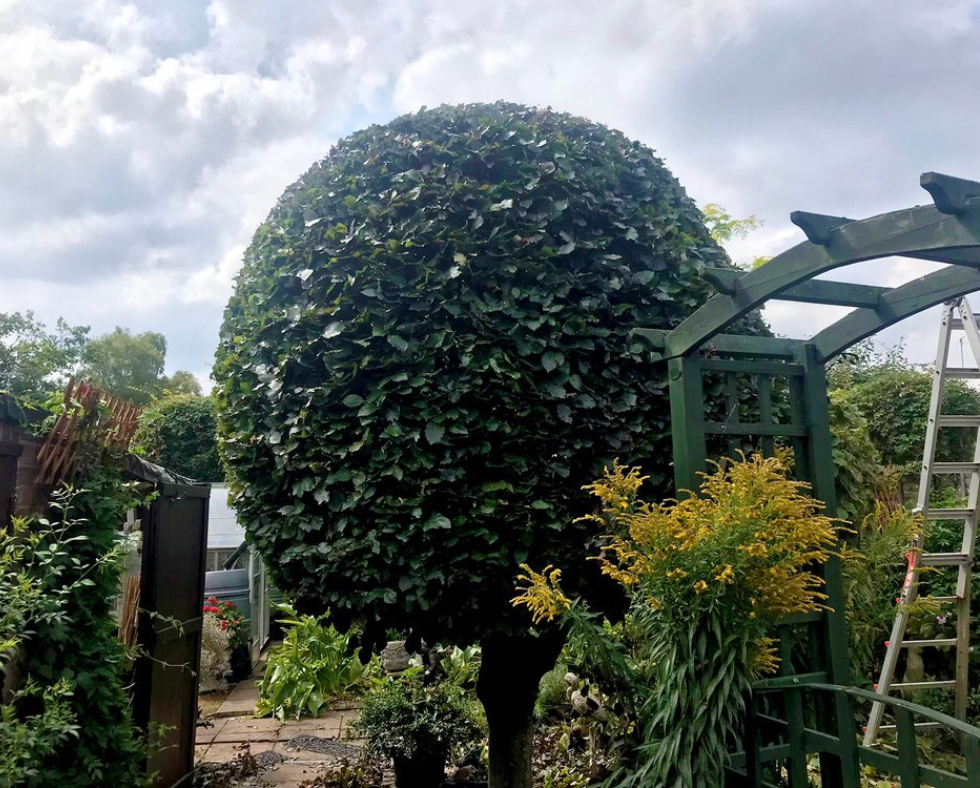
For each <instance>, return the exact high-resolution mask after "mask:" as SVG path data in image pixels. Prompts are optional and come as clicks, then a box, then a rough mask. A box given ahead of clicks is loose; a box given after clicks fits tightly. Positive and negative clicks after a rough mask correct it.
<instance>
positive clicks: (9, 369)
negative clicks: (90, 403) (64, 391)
mask: <svg viewBox="0 0 980 788" xmlns="http://www.w3.org/2000/svg"><path fill="white" fill-rule="evenodd" d="M88 332H89V329H88V326H71V325H69V324H68V323H66V322H65V321H64V320H63V319H62V318H58V322H57V323H56V324H55V328H54V330H49V329H48V328H47V327H46V326H45V325H44V324H43V323H41V322H40V321H39V320H37V319H36V318H35V317H34V313H33V312H24V313H21V312H7V313H3V312H0V390H2V391H8V392H10V393H11V394H15V395H17V396H18V397H20V398H22V399H28V400H34V401H41V400H43V399H45V397H46V395H48V394H50V393H51V392H53V391H57V390H59V389H61V388H64V385H65V382H66V379H67V377H68V375H70V374H71V371H72V370H73V369H74V367H75V365H76V364H77V363H78V360H79V357H80V355H81V352H82V349H83V348H84V346H85V343H86V341H87V340H88Z"/></svg>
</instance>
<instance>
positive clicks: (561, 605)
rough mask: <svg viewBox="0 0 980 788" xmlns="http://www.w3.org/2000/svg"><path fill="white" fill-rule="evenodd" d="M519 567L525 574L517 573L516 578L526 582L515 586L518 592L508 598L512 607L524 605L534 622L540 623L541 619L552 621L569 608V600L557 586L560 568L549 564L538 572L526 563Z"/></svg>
mask: <svg viewBox="0 0 980 788" xmlns="http://www.w3.org/2000/svg"><path fill="white" fill-rule="evenodd" d="M521 569H523V570H524V571H525V573H526V574H523V575H518V576H517V579H518V580H519V581H523V582H524V583H527V585H526V586H521V585H518V586H517V591H519V592H520V593H519V594H518V595H517V596H516V597H514V598H513V599H512V600H510V603H511V604H512V605H513V606H514V607H519V606H520V605H523V606H524V607H526V608H527V609H528V611H529V612H530V613H531V620H532V621H533V622H534V623H535V624H540V623H541V622H542V621H554V620H555V619H556V618H558V617H559V616H560V615H561V614H562V613H564V612H565V611H566V610H568V609H569V608H571V606H572V603H571V600H570V599H569V598H568V597H567V596H565V595H564V594H563V593H562V591H561V587H560V586H559V581H560V580H561V570H560V569H555V568H554V567H552V566H550V565H549V566H546V567H545V568H544V569H543V570H542V571H541V572H540V573H538V572H535V571H533V570H532V569H531V567H529V566H528V565H527V564H521Z"/></svg>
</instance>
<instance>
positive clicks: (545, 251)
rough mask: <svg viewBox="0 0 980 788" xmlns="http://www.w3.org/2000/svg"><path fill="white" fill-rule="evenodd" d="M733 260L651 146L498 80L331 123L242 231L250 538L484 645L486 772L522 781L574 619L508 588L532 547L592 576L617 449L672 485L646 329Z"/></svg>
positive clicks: (231, 385) (235, 435) (322, 594)
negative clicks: (704, 272) (260, 217)
mask: <svg viewBox="0 0 980 788" xmlns="http://www.w3.org/2000/svg"><path fill="white" fill-rule="evenodd" d="M728 265H730V262H729V260H728V258H727V256H726V255H725V253H724V252H723V250H722V249H721V248H720V247H719V246H718V245H717V244H716V243H715V242H714V241H713V240H712V239H711V237H710V236H709V235H708V232H707V230H706V229H705V227H704V225H703V223H702V216H701V214H700V212H699V211H698V210H697V208H696V207H695V205H694V204H693V202H692V201H691V200H690V199H689V198H688V197H687V196H686V194H685V193H684V191H683V189H682V188H681V187H680V185H679V184H678V183H677V181H676V180H675V179H674V178H673V177H672V176H671V175H670V173H669V172H668V171H667V169H666V168H665V167H664V165H663V162H662V161H661V160H659V159H658V158H656V157H655V156H654V155H653V153H652V152H651V151H650V150H649V149H647V148H646V147H644V146H642V145H640V144H638V143H635V142H632V141H630V140H628V139H627V138H626V137H624V136H623V135H622V134H620V133H618V132H614V131H610V130H609V129H607V128H605V127H603V126H600V125H597V124H594V123H590V122H588V121H586V120H582V119H578V118H572V117H570V116H568V115H562V114H559V113H554V112H550V111H541V110H537V109H529V108H526V107H521V106H515V105H510V104H503V103H499V104H495V105H492V106H489V105H466V106H463V107H458V108H446V107H443V108H439V109H435V110H423V111H421V112H419V113H418V114H416V115H410V116H406V117H403V118H399V119H397V120H395V121H393V122H392V123H390V124H388V125H387V126H374V127H371V128H369V129H367V130H365V131H362V132H359V133H357V134H354V135H353V136H351V137H349V138H348V139H345V140H343V141H341V142H340V143H338V145H337V146H336V147H335V148H334V149H333V150H332V151H331V153H330V154H329V155H328V157H327V158H326V159H325V160H323V161H322V162H319V163H318V164H316V165H314V167H313V168H312V169H311V170H310V171H309V172H307V173H306V175H304V176H303V177H302V178H301V179H300V180H299V181H298V182H297V183H296V184H294V185H293V186H291V187H290V188H289V189H288V190H287V191H286V193H285V194H284V195H283V197H282V198H281V199H280V201H279V204H278V205H277V206H276V208H275V210H274V211H273V212H272V214H271V216H270V217H269V219H268V220H267V221H266V223H265V224H263V225H262V226H261V227H260V228H259V230H258V231H257V233H256V235H255V238H254V240H253V242H252V245H251V246H250V248H249V249H248V251H247V252H246V255H245V264H244V267H243V269H242V272H241V274H240V275H239V278H238V282H237V288H236V292H235V294H234V295H233V297H232V299H231V301H230V303H229V306H228V309H227V311H226V315H225V322H224V325H223V328H222V332H221V340H220V346H219V350H218V357H217V362H216V365H215V377H216V380H217V389H216V391H217V398H218V404H219V435H220V436H221V447H222V451H223V454H224V457H225V460H226V462H227V464H228V467H229V470H230V473H231V474H232V479H231V480H230V481H231V483H232V486H233V490H234V492H235V495H236V500H237V506H238V511H239V516H240V518H241V520H242V522H243V523H244V525H245V527H246V529H247V531H248V533H249V538H250V539H251V541H252V542H253V543H254V544H255V545H256V546H257V547H258V549H259V550H260V551H261V552H262V553H263V554H264V555H265V556H266V558H267V560H268V562H269V564H270V568H271V570H272V572H273V574H274V576H275V579H276V582H277V584H278V585H279V587H280V588H282V589H283V590H285V591H287V592H288V593H289V594H291V595H292V596H293V597H294V598H295V599H296V600H297V601H298V602H299V604H300V605H302V606H303V607H306V608H308V609H314V610H317V611H322V610H323V609H325V608H329V609H330V610H331V611H332V614H333V616H334V617H335V618H336V619H337V620H338V623H339V624H341V625H343V624H345V623H347V622H350V621H351V620H353V619H354V618H357V617H360V618H362V619H363V620H364V622H365V625H366V626H367V627H368V630H367V639H368V640H370V639H371V638H372V635H374V636H375V637H379V638H383V632H384V628H385V627H395V628H403V627H411V628H412V632H413V636H414V637H418V636H424V637H425V638H426V639H427V640H429V641H430V642H435V641H439V640H447V639H448V640H452V641H455V642H457V643H462V644H466V643H471V642H474V641H480V642H481V643H482V645H483V663H482V668H481V673H480V679H479V685H478V693H479V695H480V698H481V700H482V702H483V704H484V707H485V710H486V713H487V719H488V723H489V728H490V781H491V785H492V786H495V788H500V787H501V786H505V785H506V786H509V787H511V788H525V786H529V785H530V784H531V775H530V744H531V732H532V721H533V717H532V712H533V705H534V699H535V697H536V695H537V688H538V681H539V678H540V676H541V675H542V674H543V673H544V672H545V671H546V670H548V669H549V668H550V667H551V666H552V665H553V664H554V659H555V657H556V656H557V654H558V651H559V649H560V645H561V641H562V635H561V633H560V632H558V631H555V630H552V631H550V632H546V633H545V634H544V635H542V636H540V637H535V636H532V635H530V634H529V632H528V628H527V620H526V618H524V617H523V616H522V615H520V614H519V613H517V614H515V613H514V611H513V610H512V609H511V607H510V605H509V604H508V600H509V599H510V598H511V597H512V596H513V594H514V578H515V576H516V574H517V573H518V571H519V569H518V565H519V564H520V563H521V562H522V561H525V560H526V559H527V558H528V556H529V555H533V556H534V560H535V561H539V562H542V563H545V562H551V563H554V564H556V565H560V566H563V567H567V568H568V569H567V572H566V580H567V584H568V585H569V587H570V589H572V590H581V591H583V592H585V591H589V590H591V591H592V593H593V595H594V593H595V589H596V588H597V587H600V585H601V584H600V583H599V582H598V581H597V580H596V577H597V575H596V574H595V570H594V569H593V570H588V569H586V567H585V560H584V559H585V556H586V555H587V554H588V553H587V551H586V550H585V549H584V548H585V546H586V543H587V542H588V541H589V540H590V539H591V538H592V537H593V534H592V531H591V529H590V527H589V526H588V525H587V524H586V523H582V522H576V518H577V517H578V516H579V515H581V514H582V513H583V512H586V511H588V510H589V508H590V503H589V501H588V498H587V496H586V495H585V494H584V493H583V492H582V487H583V485H585V484H588V483H590V482H592V481H593V480H594V479H595V478H597V477H598V476H599V475H600V474H601V472H602V468H603V465H604V464H609V463H611V462H612V460H613V459H614V458H616V457H619V458H620V459H621V460H622V461H623V462H625V463H629V464H639V465H641V466H642V467H643V468H644V469H645V470H646V471H648V472H650V473H651V475H652V477H653V478H652V484H653V489H652V490H651V496H656V495H658V494H664V493H666V492H667V491H668V490H669V488H670V473H671V471H670V459H669V458H670V456H671V444H670V438H669V426H668V421H667V420H668V413H669V409H668V405H667V393H666V377H665V375H664V372H663V367H661V366H656V365H654V364H653V362H652V358H651V354H650V352H649V351H648V349H647V347H646V346H645V345H644V344H643V343H642V342H640V341H639V340H638V339H637V338H636V337H634V336H633V334H632V333H631V332H632V329H633V328H635V327H639V326H660V327H663V328H668V327H671V326H674V325H676V324H677V323H679V322H680V320H682V319H683V318H684V317H685V316H686V315H687V314H689V313H690V311H691V310H692V309H694V308H695V307H696V306H697V305H699V304H700V303H701V302H703V301H704V300H705V299H706V298H707V297H708V296H709V295H710V294H711V293H712V292H713V291H712V290H711V288H710V287H708V286H707V284H706V283H705V282H703V281H702V280H701V279H700V278H699V276H698V271H699V269H700V268H701V267H702V266H728ZM743 329H744V330H749V331H753V332H756V333H758V332H760V331H762V326H761V323H760V322H759V321H758V320H757V319H755V320H753V321H749V323H748V324H747V325H746V326H744V327H743ZM588 566H591V565H588ZM586 577H588V578H589V582H588V583H586V582H584V579H585V578H586ZM576 587H577V588H576Z"/></svg>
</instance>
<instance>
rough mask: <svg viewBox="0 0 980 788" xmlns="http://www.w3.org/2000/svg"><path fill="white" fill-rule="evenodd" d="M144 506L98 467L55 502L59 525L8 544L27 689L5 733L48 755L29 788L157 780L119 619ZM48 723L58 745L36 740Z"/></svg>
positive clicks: (46, 522)
mask: <svg viewBox="0 0 980 788" xmlns="http://www.w3.org/2000/svg"><path fill="white" fill-rule="evenodd" d="M143 500H144V499H143V498H142V497H141V495H140V494H139V491H138V489H137V488H136V487H135V486H134V485H132V484H127V483H124V482H123V480H122V476H121V473H119V472H118V471H116V470H113V469H112V468H91V469H89V472H88V474H87V476H86V478H85V486H84V487H83V488H78V489H61V490H58V491H56V492H55V493H54V494H53V497H52V500H51V501H50V505H49V515H48V517H47V518H42V519H38V520H36V521H20V522H18V523H17V524H16V527H15V528H14V530H13V531H12V532H9V533H7V532H5V533H3V534H2V535H0V563H2V565H3V573H4V577H3V582H2V583H0V602H2V603H3V604H2V605H0V610H2V613H0V622H2V629H3V631H2V633H0V643H2V650H3V651H5V654H4V656H5V658H6V659H5V662H4V668H3V671H4V674H5V675H7V674H8V673H9V671H14V675H17V676H19V689H20V690H21V693H20V695H19V698H20V700H19V701H18V702H15V703H14V704H13V705H12V706H11V709H12V711H10V710H7V709H5V711H4V718H3V721H4V726H3V728H2V732H3V734H4V736H8V735H10V736H13V737H14V738H15V739H16V737H17V736H18V731H20V734H22V735H26V736H27V739H26V741H27V743H28V744H31V743H33V744H34V745H35V746H36V747H37V750H36V751H35V752H30V753H29V756H30V767H31V773H30V775H28V777H27V778H26V782H25V783H24V784H26V785H27V786H48V785H72V786H78V788H88V787H89V786H93V787H94V786H102V785H107V784H112V785H115V786H119V788H130V787H131V786H138V785H142V784H143V782H144V780H145V778H144V775H143V767H144V762H145V749H144V745H143V742H142V741H141V737H140V736H139V734H138V732H137V731H136V730H135V727H134V726H133V724H132V721H131V718H130V712H129V698H128V697H127V694H126V691H125V685H126V683H127V676H126V667H127V664H128V656H127V653H126V650H125V649H124V647H123V646H122V644H121V643H120V642H119V640H118V639H117V637H116V622H115V620H114V618H113V616H112V606H113V603H114V600H115V597H116V593H117V589H118V582H119V574H120V571H121V558H122V556H123V555H124V554H125V552H126V550H127V549H128V548H127V546H126V545H125V543H124V541H125V537H124V535H123V533H122V528H121V526H122V523H123V522H124V521H125V518H126V512H127V510H129V509H130V508H133V507H135V506H138V505H139V504H140V503H141V502H142V501H143ZM15 686H17V685H15ZM46 699H47V701H50V702H49V703H48V702H45V701H46ZM39 708H41V709H43V710H42V711H40V712H39V711H38V709H39ZM39 714H40V716H39ZM47 714H53V718H52V728H51V729H50V730H49V731H47V733H51V734H52V736H51V737H49V738H47V739H44V738H43V736H42V737H38V736H36V735H34V734H33V733H30V731H31V730H35V731H36V730H38V727H39V726H43V725H44V722H43V721H44V720H45V717H46V715H47ZM25 731H26V732H27V733H25ZM6 747H7V744H6V742H4V743H3V744H2V745H0V751H3V750H6ZM21 755H22V756H23V753H21Z"/></svg>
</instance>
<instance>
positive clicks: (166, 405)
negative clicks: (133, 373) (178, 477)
mask: <svg viewBox="0 0 980 788" xmlns="http://www.w3.org/2000/svg"><path fill="white" fill-rule="evenodd" d="M135 441H136V452H137V453H138V454H142V455H144V456H145V457H146V458H147V459H149V460H152V461H153V462H155V463H158V464H160V465H163V466H164V467H165V468H167V469H168V470H171V471H176V472H177V473H179V474H182V475H184V476H188V477H190V478H191V479H196V480H198V481H202V482H220V481H221V480H222V479H224V470H223V469H222V468H221V460H220V459H219V457H218V428H217V426H216V425H215V419H214V400H213V399H211V397H201V396H196V395H194V394H178V395H175V396H171V397H167V398H165V399H162V400H158V401H156V402H153V403H151V404H150V405H147V407H146V408H144V409H143V413H142V414H141V415H140V423H139V429H138V430H137V431H136V438H135Z"/></svg>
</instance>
